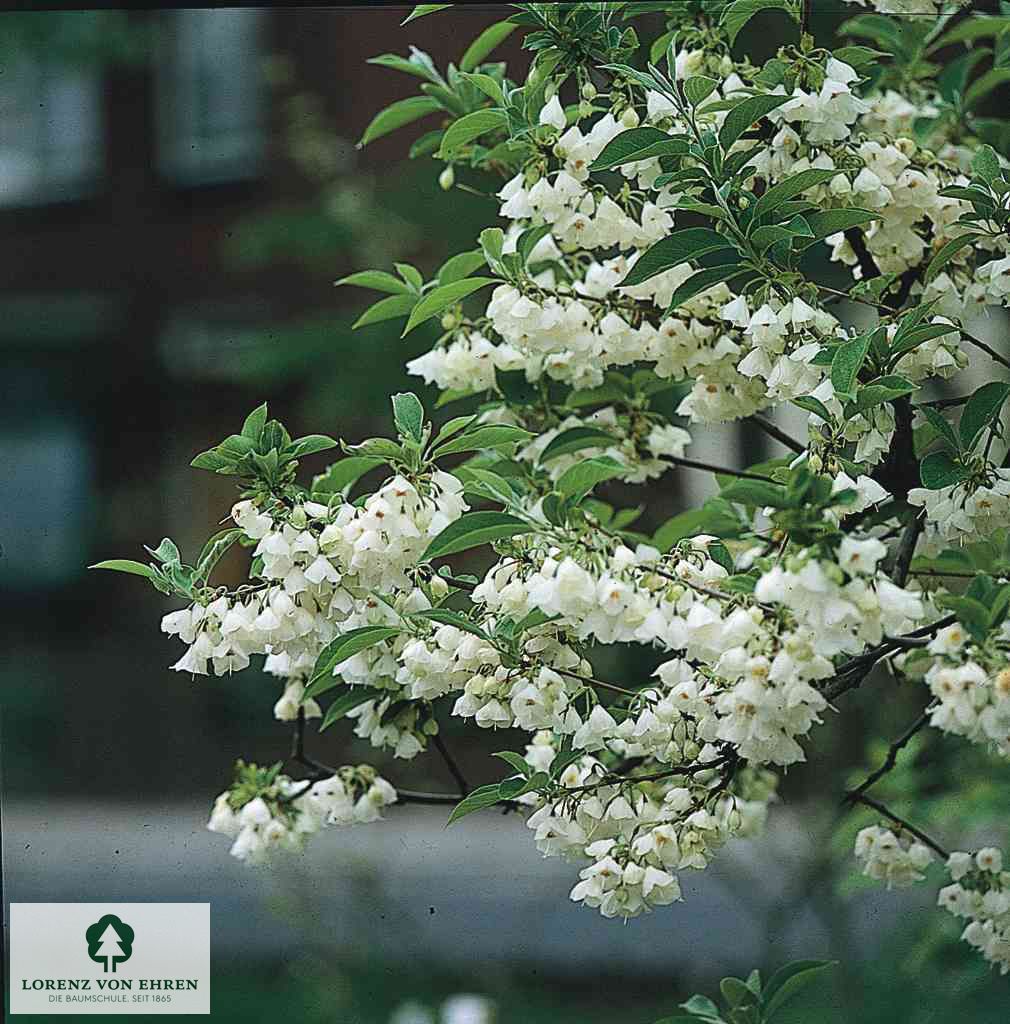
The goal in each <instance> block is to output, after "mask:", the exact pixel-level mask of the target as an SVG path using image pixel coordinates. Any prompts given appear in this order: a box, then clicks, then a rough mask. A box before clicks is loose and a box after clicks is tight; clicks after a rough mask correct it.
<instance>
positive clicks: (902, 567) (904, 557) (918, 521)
mask: <svg viewBox="0 0 1010 1024" xmlns="http://www.w3.org/2000/svg"><path fill="white" fill-rule="evenodd" d="M925 525H926V520H925V517H924V515H923V514H922V513H919V514H918V515H916V517H915V518H914V519H913V520H912V521H911V522H910V523H909V524H908V526H906V527H905V532H904V533H903V534H902V535H901V542H900V543H899V544H898V550H897V552H896V553H895V556H894V570H893V571H892V573H891V579H893V580H894V582H895V583H897V584H898V586H899V587H903V586H904V585H905V581H906V580H907V579H908V570H909V568H910V567H911V565H912V556H913V555H914V554H915V546H916V544H918V543H919V537H920V536H922V530H923V527H924V526H925Z"/></svg>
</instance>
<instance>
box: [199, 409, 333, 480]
mask: <svg viewBox="0 0 1010 1024" xmlns="http://www.w3.org/2000/svg"><path fill="white" fill-rule="evenodd" d="M336 447H337V442H336V441H335V440H334V439H333V438H332V437H326V436H325V435H323V434H310V435H308V436H306V437H299V438H297V439H296V440H292V439H291V435H290V434H289V433H288V432H287V430H286V429H285V427H284V425H283V424H282V423H280V422H279V421H277V420H268V419H267V407H266V403H265V402H264V403H263V405H261V406H259V407H258V408H256V409H254V410H253V411H252V412H251V413H250V414H249V416H248V417H247V418H246V421H245V423H244V424H243V426H242V433H241V434H232V435H231V436H230V437H226V438H225V439H224V440H223V441H222V442H221V443H220V444H218V445H216V446H215V447H213V448H211V449H209V450H208V451H205V452H201V453H200V454H199V455H197V456H196V458H194V459H193V461H192V462H191V463H190V465H192V466H193V467H194V468H195V469H206V470H209V471H210V472H212V473H220V474H223V475H225V476H238V477H241V478H243V480H244V481H247V482H248V483H249V484H250V485H255V484H260V485H262V486H263V487H265V488H266V489H267V490H274V489H276V488H278V487H281V486H283V485H285V484H290V483H291V481H293V479H294V475H295V471H296V470H297V468H298V459H299V458H302V457H303V456H305V455H314V454H315V453H317V452H323V451H326V450H328V449H330V448H336Z"/></svg>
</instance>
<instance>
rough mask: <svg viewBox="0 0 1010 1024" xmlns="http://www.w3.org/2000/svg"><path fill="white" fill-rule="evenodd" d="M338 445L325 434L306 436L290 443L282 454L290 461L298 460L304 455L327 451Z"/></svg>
mask: <svg viewBox="0 0 1010 1024" xmlns="http://www.w3.org/2000/svg"><path fill="white" fill-rule="evenodd" d="M338 444H339V442H338V441H334V440H333V438H332V437H327V436H326V435H325V434H306V436H305V437H299V438H298V439H297V440H295V441H292V442H291V444H290V445H288V447H287V448H286V449H285V450H284V454H285V455H286V456H289V457H290V458H292V459H300V458H302V457H303V456H305V455H315V454H316V453H317V452H325V451H329V450H330V449H331V448H336V447H337V445H338Z"/></svg>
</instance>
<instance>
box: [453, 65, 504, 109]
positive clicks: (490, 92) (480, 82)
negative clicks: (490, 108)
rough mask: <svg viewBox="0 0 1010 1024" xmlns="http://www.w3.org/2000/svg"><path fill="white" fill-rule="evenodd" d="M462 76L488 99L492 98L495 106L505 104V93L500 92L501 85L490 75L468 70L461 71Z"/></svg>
mask: <svg viewBox="0 0 1010 1024" xmlns="http://www.w3.org/2000/svg"><path fill="white" fill-rule="evenodd" d="M462 77H463V78H465V79H466V80H467V81H468V82H470V83H471V85H475V86H476V87H477V88H478V89H480V91H481V92H482V93H484V95H485V96H487V97H488V99H490V100H493V101H494V104H495V106H496V107H504V106H505V93H503V92H502V88H501V86H500V85H499V84H498V82H497V81H495V79H493V78H492V77H491V76H490V75H485V74H483V73H482V72H477V71H469V72H463V74H462Z"/></svg>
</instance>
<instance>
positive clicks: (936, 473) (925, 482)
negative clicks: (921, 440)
mask: <svg viewBox="0 0 1010 1024" xmlns="http://www.w3.org/2000/svg"><path fill="white" fill-rule="evenodd" d="M967 476H968V470H967V469H965V468H964V466H962V465H961V464H960V463H958V462H955V461H954V460H953V459H952V458H951V457H950V456H949V455H948V454H947V453H946V452H932V453H931V454H929V455H927V456H926V457H925V458H924V459H923V460H922V462H921V463H920V464H919V479H920V480H921V481H922V486H923V487H925V488H927V489H928V490H931V491H938V490H940V488H941V487H950V486H951V485H952V484H956V483H959V482H960V481H962V480H964V479H966V478H967Z"/></svg>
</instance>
